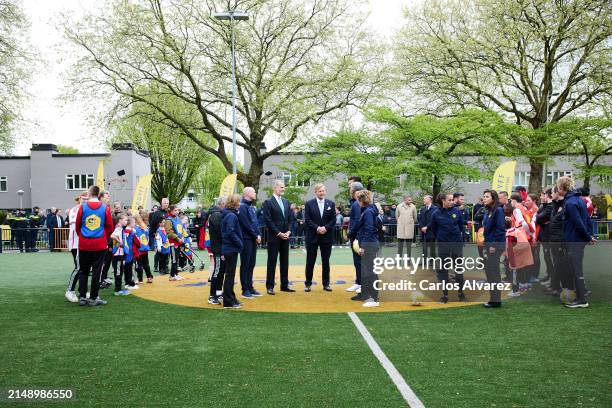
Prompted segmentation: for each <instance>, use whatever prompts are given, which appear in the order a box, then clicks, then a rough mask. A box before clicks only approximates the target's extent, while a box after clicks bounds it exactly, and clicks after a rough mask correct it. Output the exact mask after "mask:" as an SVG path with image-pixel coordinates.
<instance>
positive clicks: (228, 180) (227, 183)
mask: <svg viewBox="0 0 612 408" xmlns="http://www.w3.org/2000/svg"><path fill="white" fill-rule="evenodd" d="M237 177H238V175H237V174H229V175H228V176H227V177H225V178H224V179H223V183H221V191H220V192H219V197H227V196H228V195H230V194H233V193H234V188H235V187H236V178H237Z"/></svg>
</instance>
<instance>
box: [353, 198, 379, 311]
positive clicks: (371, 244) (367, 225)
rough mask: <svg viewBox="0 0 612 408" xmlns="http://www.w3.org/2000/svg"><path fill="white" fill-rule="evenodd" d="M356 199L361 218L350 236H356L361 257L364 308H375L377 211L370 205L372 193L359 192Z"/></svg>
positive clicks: (377, 243)
mask: <svg viewBox="0 0 612 408" xmlns="http://www.w3.org/2000/svg"><path fill="white" fill-rule="evenodd" d="M356 199H357V202H358V203H359V206H360V207H361V216H360V218H359V222H358V223H357V225H356V226H355V229H354V230H353V231H351V233H352V234H356V235H357V241H358V242H359V246H360V247H361V249H360V255H361V298H362V299H364V301H365V302H364V303H363V306H364V307H376V306H378V305H379V303H378V291H377V290H376V289H374V281H375V280H376V279H378V278H377V276H376V274H375V273H374V259H375V258H376V257H377V256H378V249H379V241H378V226H377V218H378V209H377V208H376V206H375V205H374V204H372V193H371V192H370V191H368V190H361V191H358V192H357V193H356Z"/></svg>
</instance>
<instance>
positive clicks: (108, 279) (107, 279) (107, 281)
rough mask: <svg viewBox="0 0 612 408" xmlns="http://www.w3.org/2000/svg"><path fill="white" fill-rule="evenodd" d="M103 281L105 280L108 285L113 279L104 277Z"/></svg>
mask: <svg viewBox="0 0 612 408" xmlns="http://www.w3.org/2000/svg"><path fill="white" fill-rule="evenodd" d="M104 282H106V283H108V284H109V285H110V284H111V283H113V280H112V279H111V278H106V279H104Z"/></svg>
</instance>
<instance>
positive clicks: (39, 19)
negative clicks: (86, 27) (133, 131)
mask: <svg viewBox="0 0 612 408" xmlns="http://www.w3.org/2000/svg"><path fill="white" fill-rule="evenodd" d="M410 3H411V0H369V1H367V2H366V5H365V6H364V7H367V8H368V9H369V13H370V17H369V23H370V24H371V25H372V27H373V28H374V29H375V30H376V31H378V32H379V33H380V34H381V35H384V36H389V35H391V34H393V32H394V31H395V30H397V29H398V28H399V27H400V25H401V22H402V9H403V8H404V7H406V6H408V5H409V4H410ZM22 4H23V8H24V11H25V13H26V14H27V16H28V18H29V20H30V23H31V27H30V33H29V36H30V41H31V43H32V45H33V47H35V48H36V49H37V50H38V52H39V54H40V55H41V58H42V63H41V65H40V68H39V69H38V70H37V72H36V73H35V74H34V77H33V81H32V86H31V87H30V93H31V97H30V98H29V100H28V101H27V103H26V105H25V106H24V109H23V115H24V117H25V122H26V123H25V124H24V125H23V126H21V127H20V128H19V129H18V132H17V135H16V136H17V139H18V141H17V148H16V151H15V153H16V154H27V153H28V152H29V147H30V145H31V143H55V144H64V145H69V146H74V147H76V148H78V149H79V150H80V151H81V152H83V153H85V152H96V151H102V150H103V147H102V145H101V143H100V139H101V137H102V136H103V129H100V128H97V127H96V126H95V124H91V123H89V121H88V118H87V112H85V111H83V110H82V109H81V107H80V106H79V105H78V104H77V103H75V102H71V101H70V100H69V99H62V98H61V97H62V95H63V94H64V92H65V88H64V85H65V82H64V78H65V75H66V72H67V70H68V68H69V66H70V64H71V62H72V61H71V59H70V57H69V56H67V55H66V54H65V53H63V52H60V50H61V49H62V48H63V47H65V42H64V39H63V35H62V33H61V31H60V30H59V29H58V28H57V22H58V18H59V14H60V13H62V12H70V13H72V14H73V15H74V16H77V17H78V16H79V15H83V14H84V13H87V12H88V11H91V10H96V9H97V8H99V7H102V6H103V1H102V0H22Z"/></svg>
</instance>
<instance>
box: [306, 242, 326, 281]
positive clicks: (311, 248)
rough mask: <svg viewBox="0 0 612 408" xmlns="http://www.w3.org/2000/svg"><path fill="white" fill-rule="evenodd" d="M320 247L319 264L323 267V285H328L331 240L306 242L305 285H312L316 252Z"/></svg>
mask: <svg viewBox="0 0 612 408" xmlns="http://www.w3.org/2000/svg"><path fill="white" fill-rule="evenodd" d="M319 248H321V265H322V267H323V274H322V275H323V276H322V278H323V286H329V275H330V268H329V257H330V255H331V251H332V243H331V242H307V243H306V282H304V284H305V285H306V286H311V285H312V276H313V274H314V266H315V262H316V261H317V252H318V250H319Z"/></svg>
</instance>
